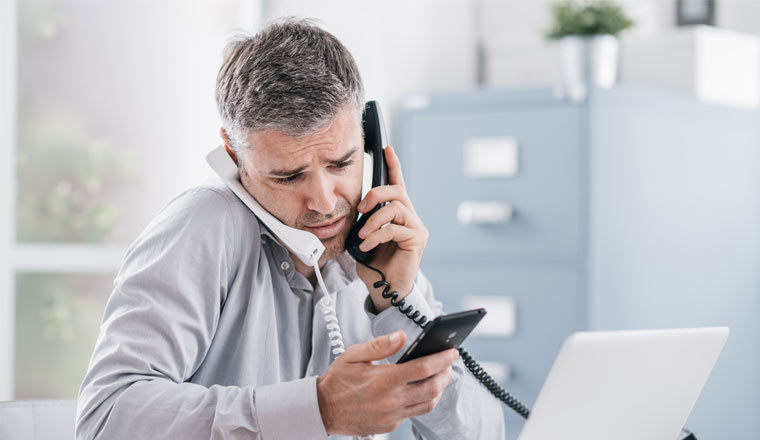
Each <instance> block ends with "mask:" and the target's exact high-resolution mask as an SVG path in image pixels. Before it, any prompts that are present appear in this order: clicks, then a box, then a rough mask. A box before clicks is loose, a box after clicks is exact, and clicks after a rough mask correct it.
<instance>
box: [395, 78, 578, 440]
mask: <svg viewBox="0 0 760 440" xmlns="http://www.w3.org/2000/svg"><path fill="white" fill-rule="evenodd" d="M411 102H413V103H415V104H414V105H413V106H411V107H410V106H407V107H406V108H404V109H403V110H402V111H401V115H400V118H399V120H398V122H399V123H398V124H397V128H396V130H397V131H396V133H395V134H396V137H395V142H396V145H397V147H398V150H399V154H400V156H401V160H402V165H403V167H404V178H405V180H406V183H407V188H408V191H409V194H410V197H411V199H412V201H413V203H414V206H415V209H416V210H417V212H418V214H419V215H420V217H421V218H422V220H423V222H424V223H425V225H426V227H427V228H428V230H429V231H430V239H429V242H428V247H427V249H426V252H425V256H424V259H423V263H422V270H423V272H424V273H425V274H426V275H427V276H428V278H430V279H431V281H432V283H433V286H434V289H435V294H436V297H437V298H438V299H439V300H441V301H442V302H443V303H444V307H445V310H446V311H457V310H462V309H464V308H465V307H470V306H473V305H478V301H480V302H484V301H485V302H488V303H490V302H491V301H492V300H496V301H497V302H498V301H505V306H508V307H505V308H504V310H506V312H502V313H507V314H509V315H510V316H507V317H504V316H498V315H499V313H497V311H498V310H497V309H499V307H498V306H497V307H495V308H494V307H489V311H490V310H491V309H495V310H496V311H494V312H493V313H492V314H491V315H492V316H487V317H486V319H489V318H490V319H492V320H501V321H502V322H503V321H510V320H513V322H514V324H515V325H514V328H513V329H512V328H504V327H502V328H501V330H500V329H499V325H498V324H499V323H494V322H492V323H491V324H493V325H492V326H491V327H494V328H493V331H492V332H491V334H486V335H482V334H474V335H472V336H470V337H469V338H468V340H467V342H466V343H465V344H464V347H465V348H467V349H468V350H469V351H470V352H471V353H472V354H473V356H474V357H475V358H476V359H477V360H479V361H482V362H485V363H486V364H487V367H486V368H487V369H492V370H494V371H495V372H497V373H498V374H499V375H500V376H502V378H501V380H502V382H503V385H504V386H505V387H506V388H507V389H508V390H510V391H511V392H513V393H514V394H515V395H516V396H517V397H518V398H520V399H521V400H523V401H524V402H525V403H526V404H528V405H532V404H533V402H534V400H535V397H536V395H537V393H538V391H539V389H540V387H541V385H542V383H543V381H544V379H545V377H546V375H547V374H548V372H549V369H550V367H551V365H552V362H553V360H554V357H555V356H556V353H557V351H558V350H559V348H560V346H561V344H562V342H563V341H564V339H565V337H566V336H567V335H569V334H570V333H572V332H574V331H577V330H581V329H584V328H585V325H586V317H585V313H586V312H585V311H586V299H585V287H584V286H585V282H586V278H585V269H584V268H585V233H584V224H585V217H584V215H585V214H584V213H585V194H586V191H585V189H584V184H585V183H584V182H585V181H584V178H583V170H584V164H585V157H584V142H583V139H582V137H583V121H584V118H585V108H584V107H583V106H581V105H577V104H574V103H570V102H568V101H566V100H563V99H558V98H556V97H555V96H554V95H553V93H552V91H551V90H538V91H535V92H517V93H501V94H494V93H492V92H491V93H481V92H473V93H467V94H455V95H436V96H426V97H423V98H420V97H415V98H413V99H412V101H411ZM500 145H501V146H500ZM515 147H516V148H515ZM494 149H495V150H496V151H494ZM500 149H501V150H500ZM499 151H502V152H501V153H500V152H499ZM505 151H506V153H505ZM478 154H482V155H484V157H482V158H481V159H483V160H484V161H485V163H480V164H478V163H477V162H478V158H477V157H476V158H473V155H478ZM500 154H502V156H503V154H508V155H510V158H511V159H509V160H508V161H510V160H511V161H513V162H514V163H513V165H516V166H513V168H512V169H511V170H500V171H499V170H496V171H494V170H493V169H492V167H490V166H489V165H490V164H489V163H488V161H489V160H490V159H491V157H493V156H494V155H496V156H495V157H499V155H500ZM502 159H503V157H502ZM481 162H482V161H481ZM473 164H474V165H473ZM481 171H482V172H481ZM494 206H495V207H497V208H499V207H501V208H502V209H503V208H504V207H506V212H508V213H511V216H510V215H506V216H502V217H501V218H499V216H498V215H497V216H496V218H494V217H493V215H490V214H489V211H488V210H489V207H494ZM478 208H480V209H485V211H484V212H482V213H481V215H479V214H478ZM463 210H465V211H467V212H462V211H463ZM468 210H469V211H468ZM473 210H474V211H475V212H474V213H472V212H470V211H473ZM497 211H498V209H497ZM468 212H469V214H468ZM484 323H485V322H484ZM507 327H509V326H507ZM505 373H507V374H508V377H504V374H505ZM505 408H506V407H505ZM505 414H506V423H507V438H516V436H517V433H518V432H519V430H520V429H521V427H522V425H523V422H522V420H521V419H520V417H519V416H517V415H516V414H513V413H512V412H511V410H508V409H507V410H506V411H505ZM399 438H401V437H399Z"/></svg>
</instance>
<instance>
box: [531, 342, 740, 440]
mask: <svg viewBox="0 0 760 440" xmlns="http://www.w3.org/2000/svg"><path fill="white" fill-rule="evenodd" d="M727 337H728V328H727V327H710V328H694V329H673V330H632V331H609V332H580V333H575V334H573V335H571V336H570V337H569V338H568V339H567V340H566V341H565V344H564V345H563V346H562V350H560V353H559V355H558V356H557V359H556V360H555V361H554V366H553V367H552V369H551V371H550V372H549V376H548V377H547V379H546V382H544V386H543V388H542V389H541V392H540V393H539V395H538V399H537V400H536V403H535V405H534V406H533V409H532V411H531V413H530V417H529V418H528V420H527V422H526V423H525V426H524V427H523V429H522V431H521V432H520V436H519V437H518V440H547V439H559V438H561V439H564V440H575V439H579V440H580V439H582V440H602V439H603V440H609V439H615V440H628V439H630V440H642V439H646V440H676V439H677V438H678V437H679V434H680V432H681V428H682V427H683V426H684V423H686V419H687V417H688V416H689V413H690V412H691V409H692V407H693V406H694V403H696V401H697V397H699V393H700V392H701V391H702V387H703V386H704V384H705V382H706V381H707V377H708V376H709V375H710V372H711V371H712V369H713V366H714V365H715V361H716V360H717V359H718V355H720V352H721V350H722V349H723V345H724V344H725V342H726V338H727ZM687 428H688V427H687Z"/></svg>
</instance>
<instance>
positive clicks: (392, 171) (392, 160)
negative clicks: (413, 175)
mask: <svg viewBox="0 0 760 440" xmlns="http://www.w3.org/2000/svg"><path fill="white" fill-rule="evenodd" d="M385 163H386V164H388V181H389V182H390V183H391V185H401V186H406V184H405V183H404V176H403V175H402V174H401V161H400V160H399V159H398V156H396V150H394V149H393V147H391V146H390V145H389V146H387V147H385Z"/></svg>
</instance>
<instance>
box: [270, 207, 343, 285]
mask: <svg viewBox="0 0 760 440" xmlns="http://www.w3.org/2000/svg"><path fill="white" fill-rule="evenodd" d="M256 221H258V222H259V226H260V227H259V230H260V234H261V237H262V238H263V237H267V238H268V239H269V240H262V241H267V242H269V243H271V244H272V245H274V246H276V247H278V248H279V249H280V250H281V253H282V254H283V256H284V257H285V258H287V260H288V262H289V263H290V265H291V266H293V259H292V258H291V257H290V253H289V252H288V250H287V248H286V247H285V246H283V245H282V243H280V241H279V240H278V239H277V237H276V236H275V235H274V233H272V231H271V230H269V228H268V227H267V226H266V225H265V224H264V223H263V222H262V221H261V220H259V219H258V218H256ZM286 277H287V280H288V284H289V285H290V287H291V288H295V289H302V290H308V291H313V290H314V289H313V287H312V286H311V283H309V281H308V280H307V279H306V277H304V276H303V275H301V274H299V273H298V272H296V271H295V270H294V269H293V270H291V271H290V272H289V273H287V274H286ZM357 277H358V276H357V275H356V261H355V260H354V258H353V257H352V256H351V255H350V254H349V253H348V252H347V251H343V252H342V253H341V254H340V255H338V256H337V257H335V258H332V259H330V260H328V261H327V263H325V265H324V267H323V268H322V278H323V279H324V280H325V286H326V287H327V289H328V290H329V291H330V292H337V291H338V290H340V289H341V288H343V287H345V286H347V285H348V284H350V283H351V282H353V281H354V280H355V279H356V278H357Z"/></svg>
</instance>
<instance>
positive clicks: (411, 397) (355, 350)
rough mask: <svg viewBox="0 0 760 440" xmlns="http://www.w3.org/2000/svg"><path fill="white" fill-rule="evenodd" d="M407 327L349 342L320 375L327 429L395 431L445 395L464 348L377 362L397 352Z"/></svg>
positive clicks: (353, 432)
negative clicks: (454, 364)
mask: <svg viewBox="0 0 760 440" xmlns="http://www.w3.org/2000/svg"><path fill="white" fill-rule="evenodd" d="M405 340H406V335H405V334H404V332H403V331H397V332H394V333H391V334H389V335H385V336H380V337H377V338H375V339H373V340H371V341H367V342H364V343H362V344H355V345H352V346H351V347H349V348H348V349H347V350H346V351H345V352H344V353H343V354H342V355H340V357H338V359H336V360H335V362H333V363H332V364H331V365H330V367H329V368H328V369H327V372H325V374H324V375H322V376H320V377H319V378H318V379H317V398H318V401H319V412H320V413H321V415H322V421H323V422H324V425H325V430H326V431H327V433H328V434H330V435H332V434H344V435H368V434H380V433H386V432H390V431H393V430H394V429H396V428H398V426H399V425H400V424H401V422H402V421H403V420H404V419H405V418H407V417H414V416H419V415H422V414H427V413H429V412H430V411H432V410H433V408H435V405H436V404H437V403H438V401H439V400H440V399H441V394H442V393H443V390H444V388H446V385H448V383H449V380H450V379H451V364H452V363H454V361H455V360H456V359H457V358H458V357H459V352H457V351H456V350H455V349H453V348H452V349H449V350H445V351H442V352H440V353H436V354H432V355H429V356H424V357H421V358H417V359H414V360H412V361H409V362H405V363H403V364H383V365H374V364H373V363H372V361H376V360H380V359H385V358H386V357H388V356H390V355H392V354H393V353H396V352H397V351H398V350H399V349H400V348H401V347H402V346H403V345H404V341H405Z"/></svg>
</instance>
